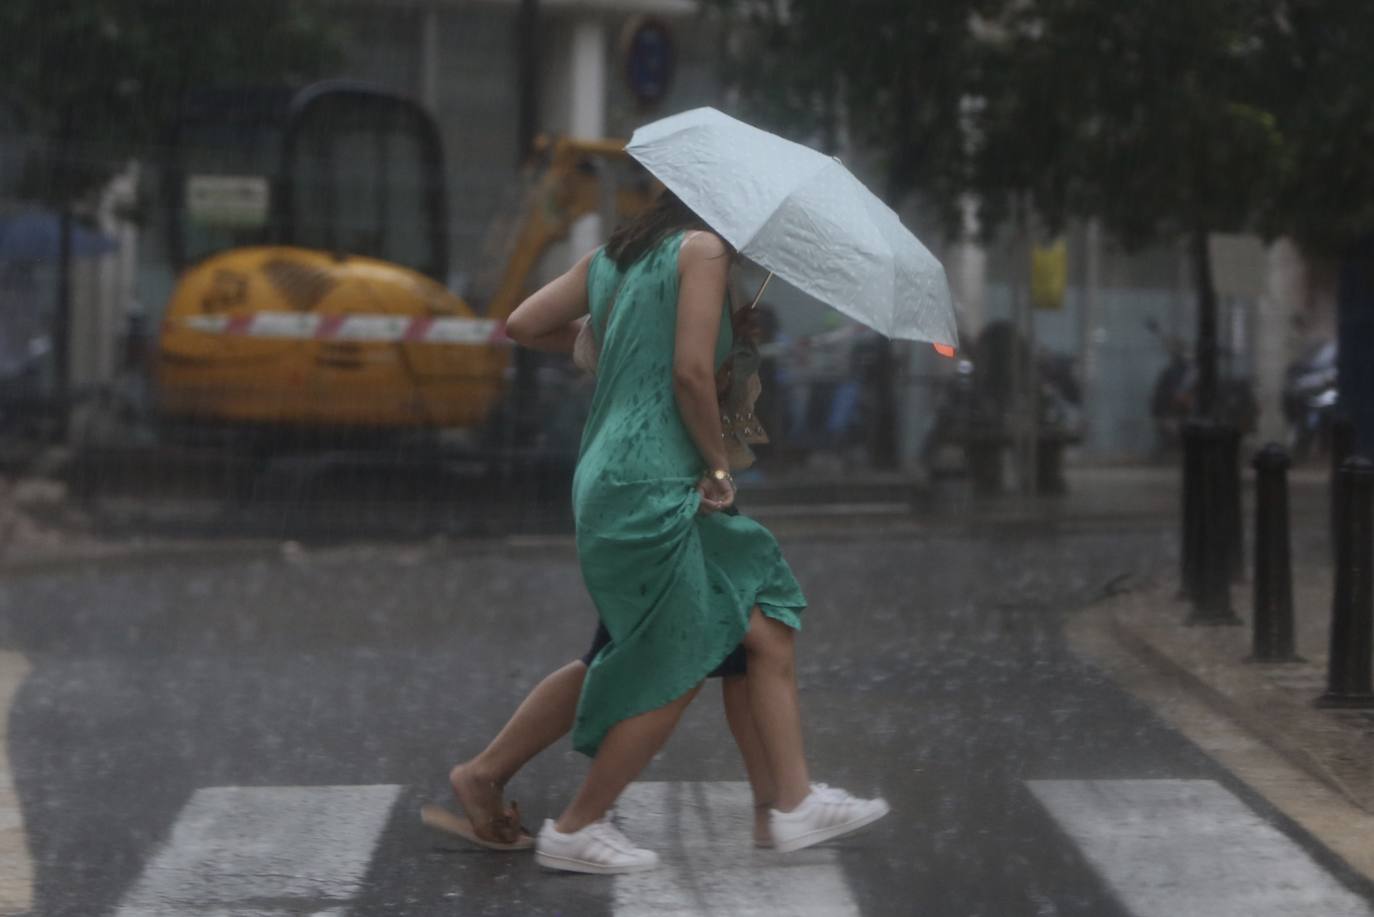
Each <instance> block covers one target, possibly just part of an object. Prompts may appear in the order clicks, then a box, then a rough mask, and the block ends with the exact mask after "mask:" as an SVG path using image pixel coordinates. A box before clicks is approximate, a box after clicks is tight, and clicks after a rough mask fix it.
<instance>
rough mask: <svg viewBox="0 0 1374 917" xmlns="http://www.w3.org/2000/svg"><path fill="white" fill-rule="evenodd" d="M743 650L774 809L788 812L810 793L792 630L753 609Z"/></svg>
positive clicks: (751, 705)
mask: <svg viewBox="0 0 1374 917" xmlns="http://www.w3.org/2000/svg"><path fill="white" fill-rule="evenodd" d="M744 649H745V652H746V653H748V655H749V671H748V674H747V675H746V678H747V679H748V682H749V704H750V707H751V708H752V709H753V712H754V728H755V729H756V730H757V731H758V735H759V738H760V740H761V741H762V744H763V749H764V752H765V754H766V755H767V758H768V765H769V770H770V771H771V772H772V775H773V786H774V788H775V790H776V797H775V799H774V800H773V807H774V808H775V809H778V810H779V811H782V812H790V811H792V810H793V809H795V808H796V807H797V806H798V805H800V804H801V802H802V800H804V799H805V798H806V797H807V796H808V795H810V793H811V778H810V775H809V773H808V772H807V768H806V755H805V752H804V751H803V748H802V729H801V706H800V702H799V701H798V698H797V676H796V665H795V662H794V634H793V631H792V628H790V627H788V626H787V625H786V624H783V623H781V622H780V621H775V620H773V619H772V618H769V617H767V616H766V615H764V614H763V613H762V612H761V611H759V609H758V608H757V607H755V608H754V610H753V612H752V614H751V615H750V618H749V631H748V632H747V633H746V634H745V636H744Z"/></svg>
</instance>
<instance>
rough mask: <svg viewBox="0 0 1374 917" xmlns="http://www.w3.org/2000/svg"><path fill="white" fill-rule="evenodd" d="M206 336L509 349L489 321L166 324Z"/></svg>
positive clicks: (303, 315) (405, 318)
mask: <svg viewBox="0 0 1374 917" xmlns="http://www.w3.org/2000/svg"><path fill="white" fill-rule="evenodd" d="M168 323H169V324H172V325H180V326H182V327H184V328H190V329H192V330H193V331H200V332H202V333H205V334H223V335H227V336H233V337H257V338H278V339H286V340H298V341H305V340H315V341H360V342H367V343H376V342H393V343H394V342H401V341H408V342H415V343H425V344H509V343H511V341H510V338H508V337H506V333H505V327H506V326H505V323H504V322H500V321H497V320H496V319H492V318H428V317H425V316H413V315H368V314H359V313H353V314H349V315H320V314H318V313H315V312H253V313H250V314H248V315H192V316H189V317H187V318H181V319H168Z"/></svg>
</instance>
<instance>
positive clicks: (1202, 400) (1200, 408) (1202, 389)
mask: <svg viewBox="0 0 1374 917" xmlns="http://www.w3.org/2000/svg"><path fill="white" fill-rule="evenodd" d="M1207 237H1208V231H1207V229H1206V227H1198V228H1196V229H1194V230H1193V233H1192V236H1191V238H1190V239H1189V242H1190V243H1191V245H1192V249H1193V281H1194V283H1195V284H1196V286H1197V350H1196V360H1197V400H1196V402H1195V403H1194V405H1193V412H1194V414H1195V415H1197V416H1199V417H1205V418H1210V419H1213V420H1218V419H1220V418H1219V417H1218V416H1217V415H1218V410H1217V288H1216V283H1215V282H1214V281H1213V279H1212V255H1211V251H1210V250H1209V249H1208V247H1207Z"/></svg>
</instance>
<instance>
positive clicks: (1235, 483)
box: [1218, 425, 1245, 582]
mask: <svg viewBox="0 0 1374 917" xmlns="http://www.w3.org/2000/svg"><path fill="white" fill-rule="evenodd" d="M1219 429H1220V433H1219V434H1218V435H1219V437H1220V439H1221V443H1220V445H1219V446H1218V448H1219V449H1220V450H1221V456H1220V462H1221V466H1220V468H1219V470H1218V474H1219V478H1218V480H1219V481H1220V483H1221V488H1222V505H1223V508H1224V511H1225V512H1224V515H1225V524H1226V549H1227V550H1226V566H1227V569H1228V570H1229V571H1230V573H1231V579H1232V581H1233V582H1239V581H1240V580H1242V579H1244V578H1245V516H1244V511H1243V510H1242V508H1241V472H1240V440H1241V436H1240V431H1239V430H1237V429H1236V428H1235V427H1231V426H1226V425H1222V426H1221V427H1220V428H1219Z"/></svg>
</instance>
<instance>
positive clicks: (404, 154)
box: [154, 81, 653, 435]
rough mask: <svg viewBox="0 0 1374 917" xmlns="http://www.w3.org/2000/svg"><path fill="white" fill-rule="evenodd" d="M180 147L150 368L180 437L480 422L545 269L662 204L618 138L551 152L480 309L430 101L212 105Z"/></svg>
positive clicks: (345, 98) (304, 99)
mask: <svg viewBox="0 0 1374 917" xmlns="http://www.w3.org/2000/svg"><path fill="white" fill-rule="evenodd" d="M173 148H174V150H175V151H176V152H175V155H174V156H173V160H172V161H173V165H172V168H171V170H170V173H169V181H168V187H167V193H168V197H169V200H170V201H171V203H172V205H173V206H172V217H171V226H172V230H173V231H172V233H171V239H172V255H173V259H174V261H175V262H176V263H177V264H178V266H179V267H180V269H181V272H180V276H179V278H178V280H177V282H176V285H175V288H174V289H173V292H172V294H171V298H170V301H169V303H168V306H167V309H166V312H165V317H164V319H163V322H162V325H161V328H160V330H159V334H158V339H157V346H156V351H155V356H154V380H155V393H156V395H155V397H156V405H157V411H158V415H159V418H160V420H161V422H162V423H163V426H164V428H167V429H186V428H188V427H189V428H199V429H204V428H207V427H212V428H221V429H234V430H240V431H244V430H247V431H253V432H255V433H259V434H268V435H270V434H272V433H274V432H276V433H280V432H288V431H290V432H294V433H295V434H299V433H300V431H302V430H306V431H312V432H317V433H330V432H345V431H352V432H355V433H356V432H365V433H379V432H380V433H390V432H401V431H417V430H437V429H453V428H461V429H469V430H471V429H478V428H481V427H483V426H484V425H486V424H488V423H489V422H490V421H491V419H492V418H493V416H494V414H495V413H496V412H497V411H498V408H499V406H500V405H501V403H502V401H503V399H506V398H507V397H508V394H509V393H508V392H507V389H508V387H509V380H510V378H511V377H512V375H513V373H511V372H509V371H508V369H509V368H510V367H511V363H512V348H511V347H510V346H509V344H508V343H506V342H505V341H504V340H503V336H502V333H501V329H502V326H503V322H504V319H505V318H506V317H507V316H508V315H509V314H510V312H511V311H512V310H513V309H514V308H515V306H516V305H517V304H518V303H519V302H520V300H521V298H522V297H523V296H524V295H525V294H526V292H527V289H528V287H529V286H530V281H531V278H532V277H533V274H534V271H535V269H536V266H537V264H538V261H539V258H540V256H541V255H542V254H543V253H544V252H545V250H546V249H547V248H548V247H549V246H550V245H551V244H552V243H554V242H556V241H558V240H560V239H562V238H564V237H565V236H566V235H567V233H568V231H569V229H570V227H571V226H572V224H573V223H574V222H575V221H576V220H577V219H578V218H579V217H581V216H583V215H584V214H590V213H602V214H603V215H604V216H606V217H608V218H610V219H617V218H620V217H623V216H627V215H630V214H633V213H634V212H636V211H637V210H638V209H640V208H642V207H644V206H645V205H646V204H647V203H648V202H649V200H650V198H651V196H652V191H653V188H652V187H651V184H650V180H649V179H648V177H647V175H645V174H644V173H642V172H638V171H637V170H636V169H634V167H633V165H632V163H631V162H630V160H629V159H628V157H627V156H626V154H625V153H624V143H623V142H622V141H615V140H594V141H588V140H574V139H557V140H552V141H546V142H544V143H542V144H541V147H540V149H539V151H538V153H537V156H536V157H535V162H534V163H533V164H532V165H531V166H530V167H529V170H528V171H527V174H526V182H527V186H528V190H527V191H526V193H525V199H524V202H523V205H522V208H521V211H520V213H519V214H518V218H517V221H516V225H515V226H514V227H513V228H512V230H511V232H510V234H509V238H510V241H509V242H508V244H507V245H506V251H505V252H504V253H502V254H501V255H498V256H496V257H504V259H505V265H504V269H503V270H502V271H501V272H500V274H499V277H498V279H497V282H496V284H495V289H494V291H493V293H492V294H491V296H490V298H489V299H488V300H487V301H486V302H485V303H484V304H482V306H481V307H480V308H477V307H474V305H473V304H470V303H468V302H466V301H464V299H463V298H461V297H459V296H457V295H455V294H454V293H452V292H450V290H449V289H448V288H447V286H446V285H445V284H446V282H447V280H448V276H447V275H448V212H447V202H446V198H445V188H444V167H443V154H442V150H441V144H440V139H439V133H438V130H437V129H436V127H435V124H434V121H433V119H432V118H431V117H430V115H429V114H428V113H427V112H426V111H425V110H424V109H423V108H422V107H421V106H420V105H419V104H417V103H415V102H413V101H411V100H409V99H406V98H404V97H401V96H399V95H396V94H393V93H390V92H387V91H384V90H381V89H378V88H376V87H372V86H368V85H363V84H358V83H352V82H339V81H331V82H327V83H322V84H317V85H315V86H312V87H310V88H308V89H305V90H303V91H300V92H298V93H295V94H291V95H288V94H286V93H283V92H279V91H253V92H244V91H235V92H217V93H202V94H200V95H199V96H197V97H195V98H193V99H192V100H191V102H190V104H188V107H187V111H186V115H185V116H184V117H183V118H182V119H181V123H180V127H179V130H178V135H177V138H176V142H175V143H174V147H173ZM617 174H620V175H624V176H625V179H626V180H624V181H615V180H614V177H615V176H616V175H617Z"/></svg>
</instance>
